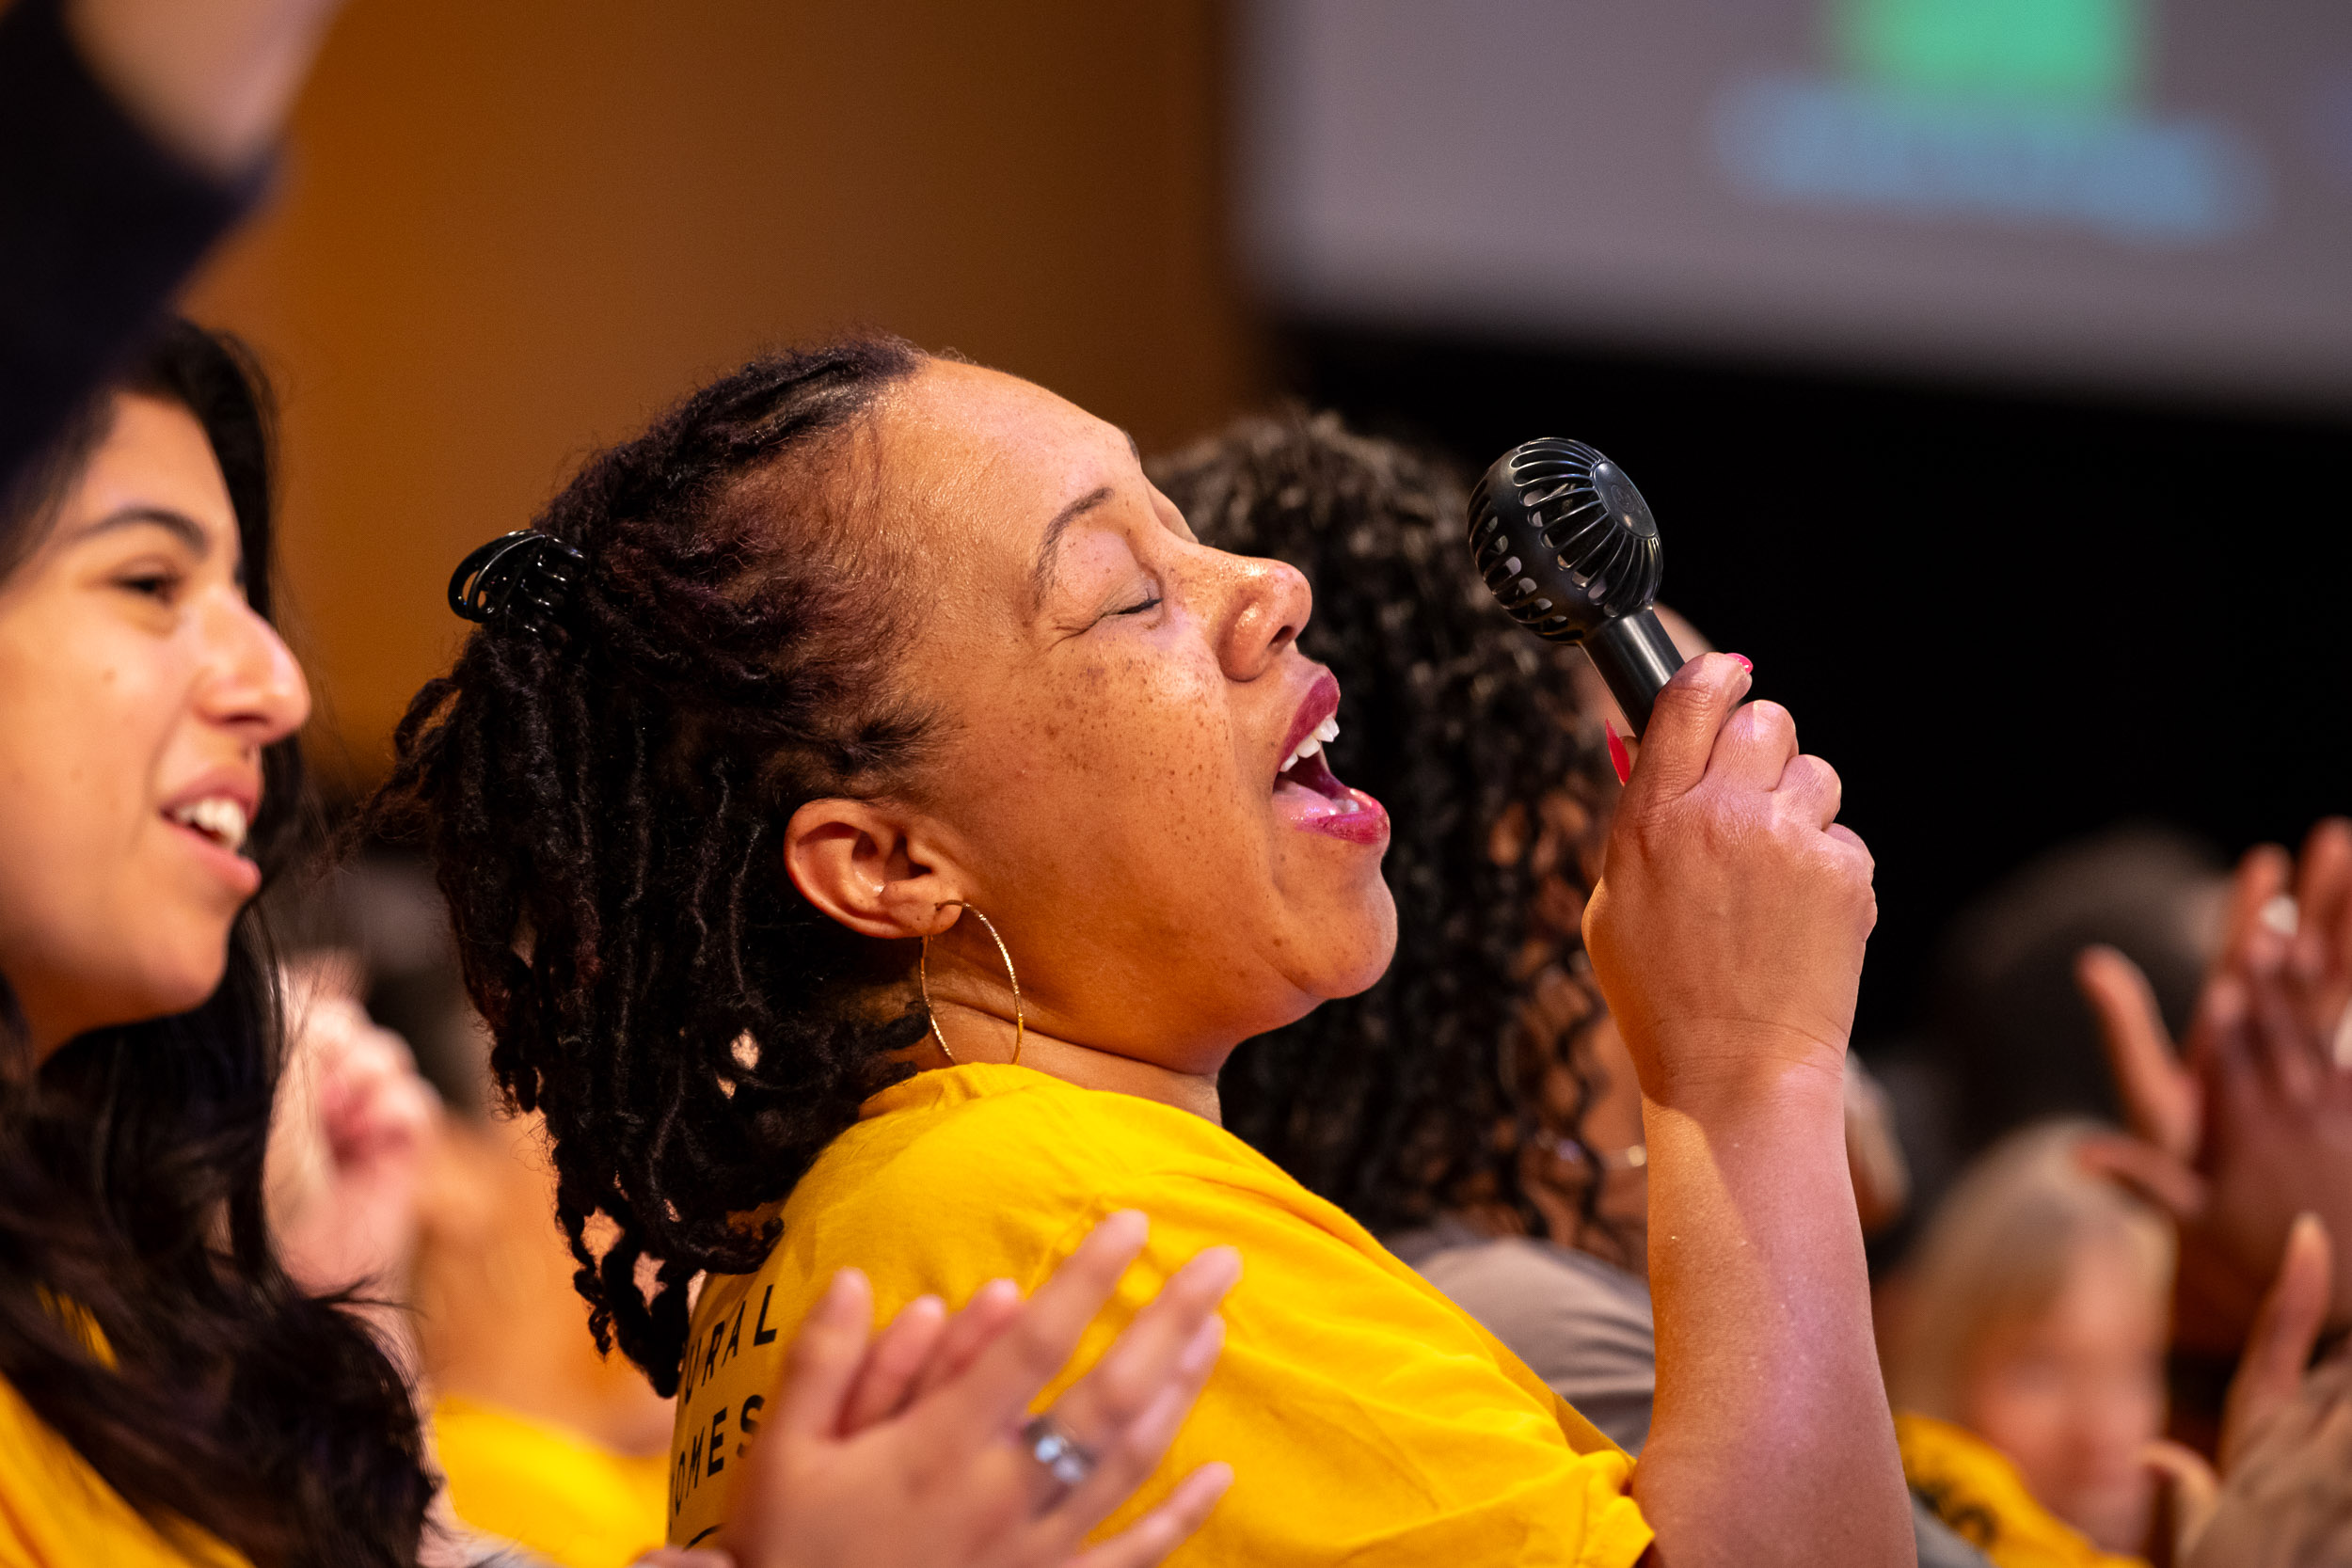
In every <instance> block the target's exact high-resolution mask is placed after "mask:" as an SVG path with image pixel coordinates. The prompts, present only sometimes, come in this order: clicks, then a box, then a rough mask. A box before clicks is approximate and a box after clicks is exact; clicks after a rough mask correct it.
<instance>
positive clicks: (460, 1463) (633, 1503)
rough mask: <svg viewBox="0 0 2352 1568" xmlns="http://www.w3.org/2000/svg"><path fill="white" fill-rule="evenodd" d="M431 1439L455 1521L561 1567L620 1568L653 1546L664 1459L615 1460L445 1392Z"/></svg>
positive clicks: (556, 1431)
mask: <svg viewBox="0 0 2352 1568" xmlns="http://www.w3.org/2000/svg"><path fill="white" fill-rule="evenodd" d="M433 1440H434V1447H435V1449H436V1450H437V1454H438V1457H439V1459H440V1462H441V1473H442V1474H443V1475H445V1476H447V1477H448V1478H449V1500H450V1506H451V1507H452V1508H453V1509H454V1510H455V1511H456V1513H457V1516H458V1517H459V1518H460V1519H463V1520H464V1521H465V1522H466V1523H467V1524H469V1525H471V1526H472V1527H473V1528H476V1529H478V1530H481V1531H483V1532H484V1533H485V1534H488V1535H497V1536H503V1537H504V1538H505V1539H507V1540H509V1541H512V1542H515V1543H516V1544H518V1545H523V1546H528V1547H529V1548H530V1549H531V1550H532V1551H534V1552H536V1553H538V1554H539V1555H540V1556H541V1557H544V1558H546V1559H547V1560H548V1561H550V1562H554V1563H557V1564H560V1565H561V1568H627V1565H628V1564H629V1563H632V1562H634V1561H636V1560H637V1559H638V1557H639V1556H640V1555H641V1554H643V1553H644V1552H645V1551H646V1550H648V1549H650V1548H651V1547H653V1546H656V1545H659V1544H660V1542H661V1522H662V1514H663V1509H662V1503H663V1501H664V1500H665V1497H666V1495H667V1491H668V1483H669V1465H668V1463H667V1460H666V1456H664V1455H661V1454H650V1455H647V1456H645V1457H644V1458H631V1457H629V1456H628V1455H627V1454H619V1453H614V1452H613V1451H612V1449H607V1448H605V1447H603V1446H602V1445H600V1444H597V1443H595V1442H591V1441H590V1440H589V1439H588V1438H586V1437H584V1436H581V1435H580V1434H579V1433H574V1432H569V1431H566V1430H564V1428H562V1427H556V1426H550V1425H548V1424H547V1423H546V1422H543V1421H535V1420H532V1418H530V1417H528V1416H520V1415H516V1413H515V1412H513V1411H511V1410H504V1409H501V1408H500V1407H499V1406H497V1405H491V1404H483V1403H480V1402H477V1401H474V1400H469V1399H464V1398H461V1397H459V1396H457V1395H454V1394H444V1395H443V1396H441V1398H440V1399H438V1400H437V1401H435V1402H434V1405H433Z"/></svg>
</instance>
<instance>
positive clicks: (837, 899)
mask: <svg viewBox="0 0 2352 1568" xmlns="http://www.w3.org/2000/svg"><path fill="white" fill-rule="evenodd" d="M914 824H915V817H914V814H913V813H911V812H908V811H906V810H905V809H904V808H902V807H893V806H891V805H889V804H888V803H886V802H882V801H874V800H836V799H827V800H811V801H809V802H808V803H807V804H805V805H803V806H802V807H801V809H800V810H798V811H796V812H794V813H793V814H792V820H791V821H790V822H787V824H785V829H784V869H785V874H786V875H787V876H788V877H790V878H791V879H792V885H793V886H794V887H796V888H799V889H800V890H801V896H802V897H803V898H805V899H807V900H808V901H809V902H810V903H812V904H814V905H816V906H817V908H818V910H820V911H823V912H824V914H825V915H826V917H827V918H828V919H831V920H834V921H837V922H838V923H840V924H841V925H844V926H847V927H849V928H850V930H852V931H855V932H857V933H858V934H859V935H860V936H867V937H875V938H879V939H881V940H882V941H890V942H895V941H904V940H910V939H913V938H916V937H923V936H936V935H938V934H939V933H940V932H941V931H943V930H945V929H946V927H949V926H951V925H953V924H954V923H955V917H956V914H957V913H959V912H961V911H949V910H948V909H946V906H947V905H950V904H954V903H956V902H958V901H959V900H961V898H962V897H963V895H964V878H963V876H962V873H961V870H960V869H959V868H958V867H956V866H955V865H953V864H951V863H948V862H947V861H946V858H945V857H944V856H942V855H941V854H940V853H939V852H938V851H937V850H936V849H935V848H934V847H930V846H929V845H918V844H917V842H916V840H915V837H914V832H913V829H914Z"/></svg>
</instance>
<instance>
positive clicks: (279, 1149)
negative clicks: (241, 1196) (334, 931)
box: [264, 964, 441, 1297]
mask: <svg viewBox="0 0 2352 1568" xmlns="http://www.w3.org/2000/svg"><path fill="white" fill-rule="evenodd" d="M285 1006H286V1033H287V1049H286V1065H285V1069H284V1072H283V1074H282V1076H281V1077H280V1080H279V1083H278V1098H277V1103H276V1105H275V1106H274V1107H273V1109H272V1115H271V1120H270V1141H269V1155H268V1161H267V1164H266V1166H265V1182H264V1193H265V1196H266V1198H267V1201H268V1206H269V1216H270V1228H271V1230H272V1232H273V1233H274V1234H275V1235H276V1236H277V1238H278V1252H279V1255H280V1256H281V1257H282V1258H283V1259H284V1260H285V1264H286V1269H287V1272H288V1273H290V1274H292V1275H294V1278H295V1280H296V1281H298V1282H299V1283H300V1284H301V1286H302V1287H303V1289H304V1290H306V1291H310V1292H312V1293H313V1294H318V1295H325V1294H327V1293H329V1292H332V1291H342V1290H349V1289H353V1288H358V1289H359V1290H361V1291H363V1292H365V1293H368V1294H372V1295H381V1296H387V1297H397V1296H399V1295H400V1294H401V1293H402V1288H403V1287H404V1285H405V1274H406V1270H407V1267H408V1262H409V1259H410V1255H411V1253H412V1252H413V1251H414V1249H415V1246H416V1239H417V1219H418V1216H417V1196H418V1189H419V1186H420V1183H421V1180H422V1178H423V1166H424V1157H425V1153H426V1149H427V1148H428V1146H429V1145H430V1143H431V1140H432V1139H433V1137H434V1134H435V1132H436V1130H437V1126H438V1124H439V1119H440V1114H441V1106H440V1099H439V1097H438V1096H437V1095H436V1094H435V1093H434V1092H433V1088H432V1085H429V1084H427V1083H426V1082H425V1081H424V1080H423V1079H422V1078H421V1077H420V1076H418V1073H417V1066H416V1060H415V1058H414V1057H413V1056H411V1055H410V1054H409V1051H408V1044H407V1042H406V1041H405V1040H404V1039H402V1038H401V1037H399V1036H398V1035H395V1034H393V1033H391V1032H390V1031H389V1030H388V1029H385V1028H382V1027H380V1026H379V1025H378V1024H377V1023H376V1022H375V1021H374V1020H373V1019H371V1018H370V1017H368V1015H367V1011H366V1009H365V1008H363V1007H361V1006H359V1004H358V1002H357V1001H354V1000H353V999H352V997H351V995H350V994H349V990H348V988H347V986H346V985H345V984H344V983H343V981H342V979H341V978H339V977H338V976H337V975H336V974H334V973H333V971H332V968H331V966H322V965H316V964H314V965H310V966H307V967H304V968H300V969H297V970H295V971H294V972H292V973H290V974H288V975H287V977H286V987H285Z"/></svg>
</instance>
